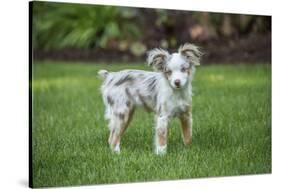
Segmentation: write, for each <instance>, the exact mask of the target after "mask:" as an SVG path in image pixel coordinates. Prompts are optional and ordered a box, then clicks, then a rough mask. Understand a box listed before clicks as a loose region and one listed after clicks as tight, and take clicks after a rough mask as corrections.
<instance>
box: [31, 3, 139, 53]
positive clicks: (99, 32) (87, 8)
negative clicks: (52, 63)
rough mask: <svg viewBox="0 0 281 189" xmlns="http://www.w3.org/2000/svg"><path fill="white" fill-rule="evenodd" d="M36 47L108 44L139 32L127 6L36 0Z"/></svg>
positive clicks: (79, 46) (102, 45)
mask: <svg viewBox="0 0 281 189" xmlns="http://www.w3.org/2000/svg"><path fill="white" fill-rule="evenodd" d="M33 5H34V7H33V14H34V15H33V18H34V20H33V26H34V28H33V36H34V37H33V44H34V47H35V48H39V49H51V48H65V47H77V48H91V47H95V46H97V47H102V48H105V47H108V46H110V42H112V41H118V40H122V39H124V38H126V39H127V40H130V39H135V38H137V37H139V36H140V27H137V23H136V22H131V21H130V19H132V18H134V19H137V18H135V14H134V12H133V11H132V10H130V9H128V8H120V7H113V6H98V5H84V4H61V3H50V2H33Z"/></svg>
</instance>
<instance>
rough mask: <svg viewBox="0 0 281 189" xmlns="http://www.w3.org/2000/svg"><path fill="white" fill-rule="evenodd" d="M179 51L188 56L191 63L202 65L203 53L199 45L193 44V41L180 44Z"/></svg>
mask: <svg viewBox="0 0 281 189" xmlns="http://www.w3.org/2000/svg"><path fill="white" fill-rule="evenodd" d="M178 52H179V53H180V54H181V55H182V56H184V57H185V58H187V59H188V60H189V61H190V63H191V64H193V65H195V66H199V65H200V58H201V56H202V55H203V53H202V52H201V51H200V49H199V47H198V46H196V45H193V44H191V43H185V44H184V45H182V46H180V48H179V50H178Z"/></svg>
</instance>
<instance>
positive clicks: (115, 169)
mask: <svg viewBox="0 0 281 189" xmlns="http://www.w3.org/2000/svg"><path fill="white" fill-rule="evenodd" d="M124 68H132V69H149V68H147V67H146V66H144V65H142V64H120V65H106V64H96V65H93V64H78V63H76V64H69V63H60V64H58V63H52V62H48V63H47V64H46V63H42V64H34V65H33V79H32V91H33V102H32V103H33V104H32V136H33V138H32V149H33V150H32V158H33V159H32V162H33V181H34V183H33V184H34V187H42V186H67V185H86V184H102V183H124V182H141V181H155V180H157V181H159V180H172V179H186V178H195V177H208V176H212V177H214V176H230V175H244V174H260V173H271V65H270V64H255V65H243V64H236V65H206V66H205V65H203V66H201V67H198V69H197V73H196V76H195V79H194V82H193V87H194V90H193V91H194V96H193V121H194V122H193V123H194V125H193V143H192V144H191V145H190V146H188V147H186V146H184V145H183V143H182V140H181V130H180V126H179V121H178V120H175V121H173V122H172V124H171V127H170V129H169V135H168V152H167V154H166V155H165V156H156V155H155V154H154V153H153V138H154V130H153V128H154V125H153V124H154V121H153V114H152V113H151V114H148V113H146V112H144V111H141V110H138V111H137V112H136V114H135V116H134V119H133V121H132V122H131V124H130V126H129V128H128V130H127V131H126V132H125V135H124V137H123V138H122V145H121V154H120V155H116V154H113V153H111V151H110V149H109V147H108V144H107V138H108V128H107V123H106V122H105V120H104V118H103V114H104V105H103V102H102V100H101V95H100V92H99V87H100V85H101V81H100V80H99V79H98V78H97V75H96V73H97V71H98V70H99V69H108V70H112V71H113V70H121V69H124Z"/></svg>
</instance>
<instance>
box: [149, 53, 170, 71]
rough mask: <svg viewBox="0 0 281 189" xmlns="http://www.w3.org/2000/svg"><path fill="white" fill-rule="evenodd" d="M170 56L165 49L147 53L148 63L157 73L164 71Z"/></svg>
mask: <svg viewBox="0 0 281 189" xmlns="http://www.w3.org/2000/svg"><path fill="white" fill-rule="evenodd" d="M169 56H170V54H169V53H168V51H166V50H163V49H152V50H150V51H148V53H147V63H148V65H149V66H152V67H153V69H154V70H156V71H163V70H164V69H165V66H166V64H167V60H168V58H169Z"/></svg>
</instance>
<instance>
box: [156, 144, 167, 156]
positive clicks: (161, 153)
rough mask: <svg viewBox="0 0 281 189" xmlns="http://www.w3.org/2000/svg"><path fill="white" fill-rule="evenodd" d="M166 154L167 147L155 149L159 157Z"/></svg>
mask: <svg viewBox="0 0 281 189" xmlns="http://www.w3.org/2000/svg"><path fill="white" fill-rule="evenodd" d="M166 152H167V145H164V146H158V145H157V146H156V148H155V153H156V154H157V155H164V154H166Z"/></svg>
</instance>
